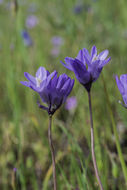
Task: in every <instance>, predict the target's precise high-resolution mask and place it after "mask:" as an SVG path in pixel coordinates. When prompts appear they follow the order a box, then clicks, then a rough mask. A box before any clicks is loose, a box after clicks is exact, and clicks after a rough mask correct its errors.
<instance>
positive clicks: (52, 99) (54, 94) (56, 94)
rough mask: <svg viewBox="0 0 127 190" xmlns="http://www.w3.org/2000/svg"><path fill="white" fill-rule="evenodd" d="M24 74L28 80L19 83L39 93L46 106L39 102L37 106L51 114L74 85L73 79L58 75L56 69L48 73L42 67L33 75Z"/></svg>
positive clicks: (63, 100)
mask: <svg viewBox="0 0 127 190" xmlns="http://www.w3.org/2000/svg"><path fill="white" fill-rule="evenodd" d="M24 75H25V77H26V78H27V79H28V81H24V82H21V84H23V85H25V86H27V87H29V88H31V89H32V90H34V91H36V92H37V93H38V94H39V95H40V97H41V100H42V102H44V103H46V104H47V106H48V107H45V106H43V105H40V104H39V107H40V108H42V109H45V110H47V111H48V113H49V114H51V115H52V114H53V113H54V112H55V111H56V110H57V109H58V108H59V107H60V106H61V105H62V103H64V102H65V100H66V98H67V96H68V95H69V94H70V92H71V90H72V88H73V85H74V80H72V79H71V78H69V77H68V76H67V75H66V74H62V75H60V76H59V77H58V76H57V72H56V71H54V72H52V73H51V74H50V73H49V72H48V71H47V70H46V69H45V68H44V67H40V68H39V69H38V70H37V72H36V76H35V77H33V76H32V75H30V74H29V73H27V72H25V73H24Z"/></svg>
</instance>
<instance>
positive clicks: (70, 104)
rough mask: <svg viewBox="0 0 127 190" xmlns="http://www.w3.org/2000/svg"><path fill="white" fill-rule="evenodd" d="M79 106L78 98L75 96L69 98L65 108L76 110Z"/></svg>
mask: <svg viewBox="0 0 127 190" xmlns="http://www.w3.org/2000/svg"><path fill="white" fill-rule="evenodd" d="M76 106H77V99H76V97H75V96H72V97H70V98H67V100H66V104H65V108H66V110H74V109H75V108H76Z"/></svg>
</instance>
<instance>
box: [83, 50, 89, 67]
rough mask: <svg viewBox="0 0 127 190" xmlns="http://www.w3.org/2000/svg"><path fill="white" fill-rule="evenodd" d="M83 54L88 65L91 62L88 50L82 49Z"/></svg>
mask: <svg viewBox="0 0 127 190" xmlns="http://www.w3.org/2000/svg"><path fill="white" fill-rule="evenodd" d="M83 52H84V57H85V60H87V62H88V63H89V62H90V61H91V56H90V54H89V52H88V50H87V49H86V48H83ZM88 63H87V64H88Z"/></svg>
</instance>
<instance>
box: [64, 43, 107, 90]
mask: <svg viewBox="0 0 127 190" xmlns="http://www.w3.org/2000/svg"><path fill="white" fill-rule="evenodd" d="M107 56H108V50H104V51H102V52H101V53H100V54H98V55H97V48H96V46H93V47H92V49H91V54H89V52H88V50H87V49H86V48H83V49H81V50H80V51H79V53H78V55H77V57H76V58H71V57H66V58H65V63H66V64H65V63H63V62H61V63H62V64H63V65H64V66H65V67H66V68H67V69H69V70H71V71H73V72H74V73H75V76H76V78H77V79H78V81H79V82H80V83H81V84H82V85H83V86H84V87H85V88H86V90H87V91H90V89H91V85H92V83H93V82H95V81H96V80H97V79H98V77H99V75H100V73H101V71H102V69H103V67H104V66H105V65H106V64H107V63H108V62H109V61H110V59H111V58H110V57H109V58H107ZM106 58H107V59H106Z"/></svg>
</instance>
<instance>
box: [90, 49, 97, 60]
mask: <svg viewBox="0 0 127 190" xmlns="http://www.w3.org/2000/svg"><path fill="white" fill-rule="evenodd" d="M96 56H97V48H96V46H93V47H92V49H91V60H92V59H94V58H95V57H96Z"/></svg>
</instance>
